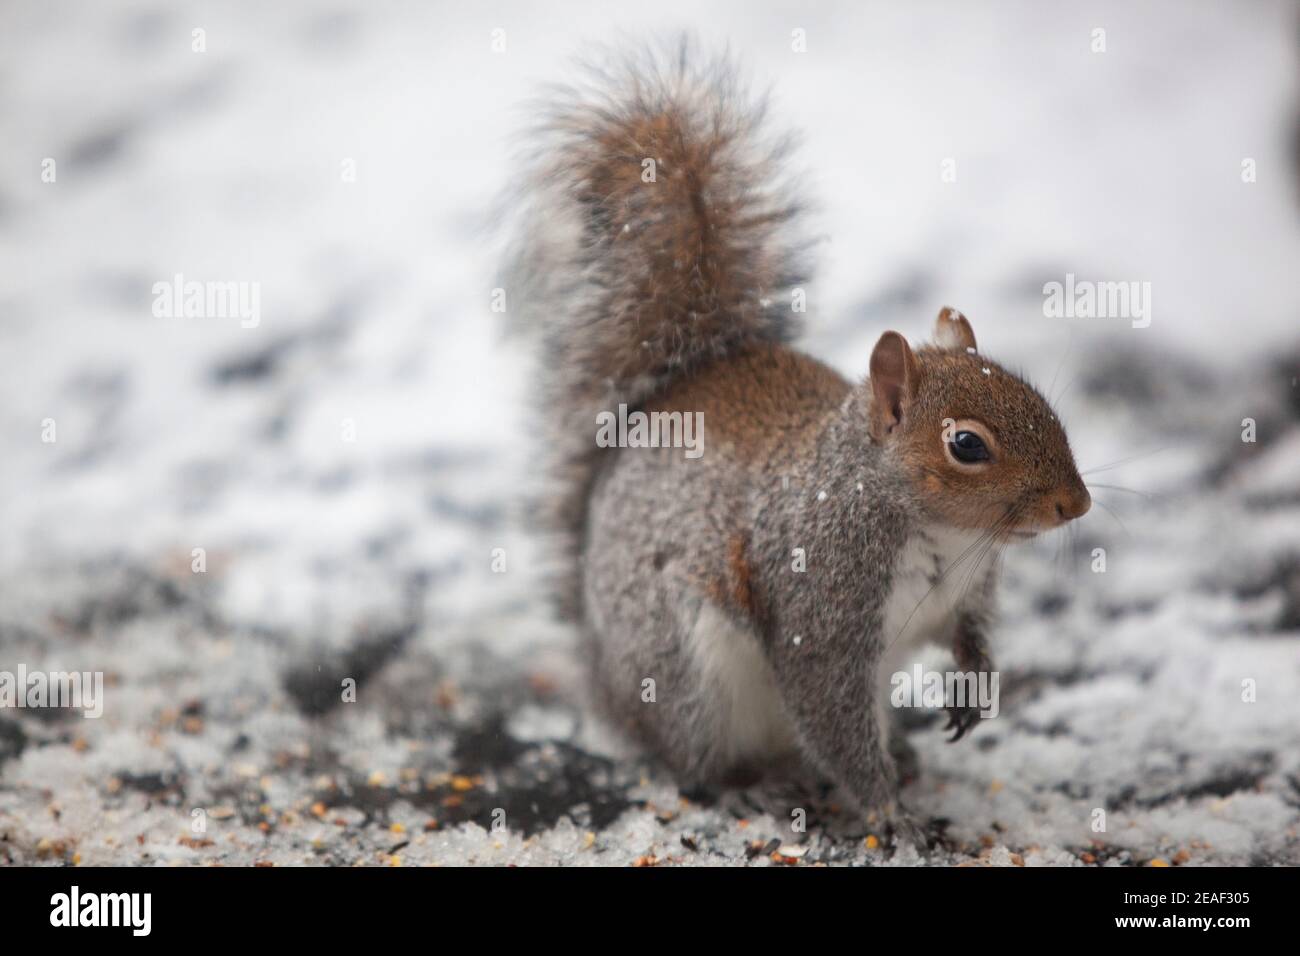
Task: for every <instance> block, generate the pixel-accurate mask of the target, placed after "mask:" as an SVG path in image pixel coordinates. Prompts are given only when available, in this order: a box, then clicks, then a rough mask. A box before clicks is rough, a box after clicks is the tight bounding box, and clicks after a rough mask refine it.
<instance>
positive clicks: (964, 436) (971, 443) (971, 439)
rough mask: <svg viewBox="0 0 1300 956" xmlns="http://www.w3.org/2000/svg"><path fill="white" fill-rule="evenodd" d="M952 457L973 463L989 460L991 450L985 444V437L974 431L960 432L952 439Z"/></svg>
mask: <svg viewBox="0 0 1300 956" xmlns="http://www.w3.org/2000/svg"><path fill="white" fill-rule="evenodd" d="M952 457H954V458H956V459H957V460H958V461H963V462H966V463H967V464H973V463H975V462H977V461H988V460H989V450H988V447H987V446H986V445H985V444H984V439H982V438H980V436H979V435H976V434H975V433H974V432H958V433H957V434H956V435H954V436H953V439H952Z"/></svg>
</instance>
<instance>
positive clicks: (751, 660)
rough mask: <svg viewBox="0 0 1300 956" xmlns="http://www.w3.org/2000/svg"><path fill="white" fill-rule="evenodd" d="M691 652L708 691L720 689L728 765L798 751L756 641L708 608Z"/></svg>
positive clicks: (695, 631) (692, 639)
mask: <svg viewBox="0 0 1300 956" xmlns="http://www.w3.org/2000/svg"><path fill="white" fill-rule="evenodd" d="M689 647H690V651H691V654H692V656H693V658H694V661H695V664H696V667H697V668H698V669H699V672H700V674H701V676H702V678H703V680H704V681H705V683H706V686H709V687H713V688H716V690H717V694H718V698H719V700H720V701H721V703H722V713H723V722H724V727H723V738H724V739H725V740H726V741H727V744H726V747H727V758H728V759H730V760H737V761H738V760H742V759H745V758H764V757H775V756H779V755H780V754H782V753H785V752H787V751H789V750H791V749H793V747H794V743H795V741H794V732H793V728H792V727H791V726H790V720H789V717H788V716H787V715H786V712H785V708H784V706H783V705H782V704H781V695H780V692H779V691H778V690H777V686H776V675H775V674H774V673H773V672H772V666H771V665H770V664H769V663H768V662H767V658H766V656H765V655H764V654H763V649H762V647H761V646H760V645H759V642H758V637H757V635H755V634H754V633H753V632H751V631H750V630H749V629H748V628H745V627H743V626H741V625H739V624H738V623H736V622H735V621H734V620H733V619H732V618H730V617H728V616H727V615H726V614H725V613H723V612H722V611H721V610H719V609H718V608H717V607H715V606H714V605H712V604H709V603H707V602H705V603H704V604H703V605H702V606H701V608H700V613H699V616H698V617H697V618H696V619H695V626H694V627H693V628H692V629H691V634H690V639H689Z"/></svg>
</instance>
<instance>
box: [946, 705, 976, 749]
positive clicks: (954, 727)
mask: <svg viewBox="0 0 1300 956" xmlns="http://www.w3.org/2000/svg"><path fill="white" fill-rule="evenodd" d="M945 709H946V710H947V711H948V723H947V724H945V725H944V728H943V731H944V733H947V732H948V731H950V730H951V731H952V732H953V734H952V736H951V737H949V738H948V743H950V744H952V743H956V742H957V741H959V740H961V739H962V737H965V736H966V734H967V732H968V731H969V730H970V729H971V728H972V727H974V726H975V725H976V724H977V723H979V721H980V713H981V711H980V705H979V704H978V703H965V704H961V705H958V704H955V703H954V704H949V705H948V706H947V707H946V708H945Z"/></svg>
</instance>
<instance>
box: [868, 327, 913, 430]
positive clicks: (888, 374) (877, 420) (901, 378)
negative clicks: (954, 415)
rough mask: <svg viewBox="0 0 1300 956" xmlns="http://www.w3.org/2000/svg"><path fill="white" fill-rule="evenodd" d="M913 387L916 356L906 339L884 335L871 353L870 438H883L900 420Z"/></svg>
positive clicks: (888, 333)
mask: <svg viewBox="0 0 1300 956" xmlns="http://www.w3.org/2000/svg"><path fill="white" fill-rule="evenodd" d="M915 385H916V356H914V355H913V354H912V349H911V346H909V345H908V344H907V339H905V338H903V337H902V336H901V335H899V334H898V333H897V332H886V333H885V334H884V335H882V336H881V337H880V341H879V342H877V343H876V347H875V348H874V349H873V350H872V352H871V419H870V421H869V422H868V425H869V427H870V431H871V437H872V438H874V439H875V440H876V441H884V439H885V436H886V435H888V434H889V433H890V432H892V431H893V430H894V429H895V428H897V427H898V426H899V425H900V424H901V423H902V421H903V413H904V411H905V409H906V407H907V404H908V402H909V401H910V400H911V397H912V390H913V388H914V387H915Z"/></svg>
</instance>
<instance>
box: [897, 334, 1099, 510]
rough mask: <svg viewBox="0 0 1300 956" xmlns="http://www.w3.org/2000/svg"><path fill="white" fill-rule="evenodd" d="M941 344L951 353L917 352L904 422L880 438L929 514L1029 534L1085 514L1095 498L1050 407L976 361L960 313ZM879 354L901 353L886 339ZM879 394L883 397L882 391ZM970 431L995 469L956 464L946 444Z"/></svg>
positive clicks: (1018, 382)
mask: <svg viewBox="0 0 1300 956" xmlns="http://www.w3.org/2000/svg"><path fill="white" fill-rule="evenodd" d="M959 331H960V333H961V334H959ZM889 334H890V333H886V335H889ZM936 340H937V341H939V342H943V343H945V345H946V346H947V347H939V346H923V347H921V348H919V349H916V350H915V351H912V352H910V358H909V359H908V360H907V361H906V363H905V364H906V366H907V375H906V379H907V380H906V382H905V384H904V385H903V397H902V399H901V401H900V406H901V407H900V414H899V421H898V422H897V423H896V424H895V425H894V427H893V428H892V430H891V431H889V433H888V434H882V435H881V436H880V440H881V441H882V443H883V444H887V445H889V446H891V447H892V448H893V449H894V452H895V455H896V457H897V459H898V460H899V461H900V462H901V463H902V465H903V467H904V471H905V473H906V474H907V476H908V478H909V479H910V480H911V482H912V483H913V485H914V487H915V489H916V491H917V493H918V495H919V496H920V498H921V501H922V502H923V505H924V506H925V507H926V509H927V510H929V511H930V512H931V513H932V514H933V515H934V516H935V517H937V518H939V519H940V520H942V521H943V522H945V523H947V524H949V525H952V526H954V527H959V528H972V529H980V530H989V529H994V528H997V529H998V530H1000V531H1006V532H1008V533H1011V532H1019V533H1022V534H1023V533H1036V532H1039V531H1044V530H1047V529H1049V528H1055V527H1058V526H1060V525H1062V524H1064V523H1065V522H1067V521H1069V520H1071V519H1073V518H1078V517H1081V516H1082V515H1083V514H1085V513H1086V512H1087V511H1088V508H1089V507H1090V505H1091V497H1090V495H1089V494H1088V490H1087V488H1086V487H1085V486H1084V484H1083V479H1082V478H1080V477H1079V472H1078V469H1077V468H1076V467H1075V464H1074V456H1073V454H1072V453H1071V452H1070V444H1069V440H1068V439H1067V438H1066V436H1065V431H1064V429H1063V428H1062V427H1061V423H1060V421H1059V420H1058V419H1057V417H1056V414H1055V413H1054V412H1053V411H1052V409H1051V407H1050V406H1049V405H1048V404H1047V400H1046V399H1044V398H1043V396H1042V395H1040V394H1039V393H1038V391H1037V390H1036V389H1035V388H1034V387H1033V386H1031V385H1029V384H1028V383H1027V382H1025V381H1023V380H1022V379H1020V378H1019V377H1018V376H1016V375H1014V374H1012V373H1011V372H1009V371H1007V370H1006V369H1005V368H1003V367H1002V366H1000V365H998V364H997V363H996V362H993V361H990V360H989V359H987V358H985V357H984V356H982V355H980V354H978V352H976V351H975V346H974V335H973V334H972V333H971V332H970V326H969V323H966V320H965V319H964V317H962V316H961V315H960V313H954V312H952V311H951V310H947V309H945V310H944V312H942V313H940V317H939V320H938V323H937V328H936ZM967 343H969V344H967ZM881 347H884V348H886V349H889V350H891V351H896V350H897V349H898V343H897V341H896V340H890V341H889V342H886V338H885V337H884V336H882V338H881V345H880V346H877V348H878V349H879V348H881ZM904 348H906V345H905V344H904ZM894 364H898V363H897V361H896V360H895V362H894ZM874 367H875V362H874V357H873V368H874ZM885 367H888V366H885ZM873 392H876V394H877V395H879V394H882V393H881V392H880V391H877V389H876V388H875V386H874V383H873ZM883 394H885V395H888V394H890V393H889V392H888V391H887V390H886V391H884V392H883ZM874 404H876V403H875V402H874V400H873V405H874ZM875 414H876V410H875V409H874V408H873V416H874V415H875ZM968 423H970V424H968ZM963 430H970V431H974V432H976V434H979V435H981V437H984V438H985V444H986V445H987V447H988V448H989V450H990V453H991V459H990V460H989V461H987V462H982V463H979V464H964V463H961V462H958V461H956V460H954V458H953V456H952V455H951V453H950V447H949V444H948V443H949V442H950V441H951V438H952V436H953V435H954V434H955V433H956V432H960V431H963Z"/></svg>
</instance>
